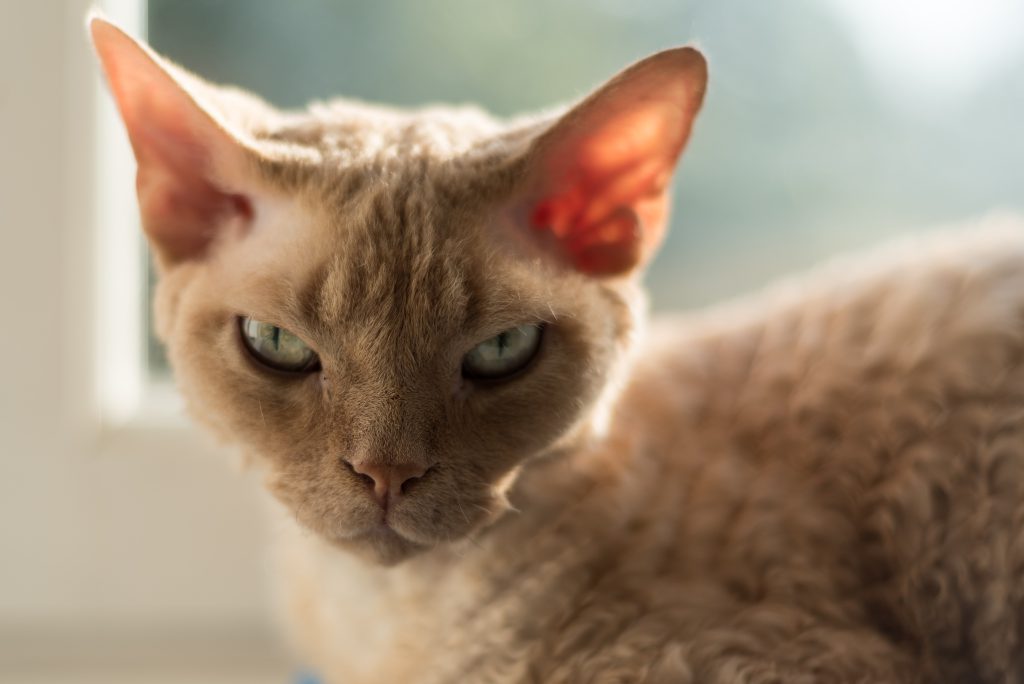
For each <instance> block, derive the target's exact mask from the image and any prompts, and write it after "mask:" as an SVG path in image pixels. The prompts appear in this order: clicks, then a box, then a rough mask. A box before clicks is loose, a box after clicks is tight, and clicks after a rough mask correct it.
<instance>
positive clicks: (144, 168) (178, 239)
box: [89, 17, 251, 265]
mask: <svg viewBox="0 0 1024 684" xmlns="http://www.w3.org/2000/svg"><path fill="white" fill-rule="evenodd" d="M89 30H90V33H91V35H92V40H93V45H94V46H95V48H96V53H97V55H98V56H99V58H100V62H101V64H102V66H103V70H104V73H105V74H106V77H107V82H108V83H109V85H110V89H111V92H112V93H113V96H114V99H115V100H116V102H117V106H118V110H119V111H120V113H121V118H122V119H123V121H124V124H125V129H126V130H127V132H128V137H129V139H130V140H131V144H132V150H133V151H134V153H135V158H136V161H137V162H138V179H137V192H138V197H139V207H140V209H141V212H142V223H143V227H144V228H145V230H146V234H147V236H148V237H149V239H150V242H151V244H152V246H153V248H154V251H155V252H156V254H157V257H158V260H159V261H160V262H162V264H163V265H170V264H173V263H176V262H179V261H183V260H187V259H193V258H198V257H200V256H201V255H202V254H203V253H204V252H205V250H206V248H207V246H208V245H209V243H210V242H211V241H212V240H213V239H214V237H215V236H216V235H217V232H218V229H219V227H220V226H221V225H222V224H223V223H225V222H226V221H229V220H232V219H242V220H245V219H247V218H248V216H249V214H250V213H251V204H250V202H249V199H248V197H247V187H246V182H245V178H244V170H245V168H246V161H247V158H248V155H249V154H251V153H250V152H249V151H248V150H247V149H246V148H245V146H244V145H243V144H242V143H241V142H240V141H239V140H238V138H237V136H236V135H234V134H233V133H232V132H230V131H229V130H228V128H227V127H226V126H225V124H224V123H223V122H222V121H220V120H219V119H218V117H217V115H216V114H215V113H214V112H213V111H212V110H210V109H209V107H207V106H205V105H204V104H202V102H201V101H200V97H201V93H202V91H203V90H204V89H207V90H209V89H211V88H212V86H209V85H207V84H205V83H203V82H201V81H200V80H199V79H198V78H196V77H194V76H192V75H191V74H188V73H187V72H185V71H184V70H182V69H180V68H179V67H176V66H174V65H173V64H171V63H169V62H167V61H166V60H164V59H163V58H161V57H160V56H158V55H157V54H156V53H154V52H153V51H152V50H151V49H149V48H148V47H147V46H145V45H144V44H142V43H140V42H138V41H136V40H135V39H134V38H132V37H131V36H129V35H128V34H127V33H125V32H124V31H122V30H121V29H120V28H118V27H117V26H115V25H113V24H111V23H110V22H108V21H106V20H104V19H102V18H100V17H93V18H91V19H90V22H89Z"/></svg>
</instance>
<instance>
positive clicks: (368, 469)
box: [346, 460, 431, 506]
mask: <svg viewBox="0 0 1024 684" xmlns="http://www.w3.org/2000/svg"><path fill="white" fill-rule="evenodd" d="M346 463H348V464H349V465H350V466H352V470H353V471H355V472H356V473H358V474H359V475H362V476H363V477H364V478H368V480H369V481H368V482H367V484H371V482H370V481H372V484H373V498H375V499H376V500H377V503H379V504H380V505H381V506H387V503H388V501H389V500H391V501H394V500H395V499H397V498H398V497H399V496H401V495H402V494H404V493H405V492H404V490H403V487H405V486H406V485H407V484H409V483H410V482H411V481H413V480H418V479H419V478H421V477H423V476H424V475H426V474H427V471H428V470H430V468H431V466H427V465H423V464H420V463H399V464H395V465H390V464H382V463H374V462H372V461H362V460H355V461H346Z"/></svg>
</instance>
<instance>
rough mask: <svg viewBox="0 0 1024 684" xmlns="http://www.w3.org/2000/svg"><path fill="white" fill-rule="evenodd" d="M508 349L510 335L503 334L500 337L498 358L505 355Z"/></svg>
mask: <svg viewBox="0 0 1024 684" xmlns="http://www.w3.org/2000/svg"><path fill="white" fill-rule="evenodd" d="M507 347H508V333H507V332H503V333H501V334H500V335H498V356H499V357H501V356H504V355H505V349H506V348H507Z"/></svg>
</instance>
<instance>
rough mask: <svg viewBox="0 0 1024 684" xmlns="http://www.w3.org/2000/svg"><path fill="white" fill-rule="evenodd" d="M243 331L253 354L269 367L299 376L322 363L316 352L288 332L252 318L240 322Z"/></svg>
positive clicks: (245, 318)
mask: <svg viewBox="0 0 1024 684" xmlns="http://www.w3.org/2000/svg"><path fill="white" fill-rule="evenodd" d="M239 327H240V328H241V330H242V341H243V342H245V346H246V348H247V349H248V350H249V353H250V354H252V356H253V358H255V359H256V360H257V361H259V362H260V363H262V364H263V365H265V366H269V367H270V368H273V369H275V370H280V371H288V372H291V373H298V372H302V371H310V370H314V369H315V368H316V366H317V364H318V363H319V358H317V355H316V352H314V351H313V350H312V349H310V348H309V345H308V344H306V343H305V342H303V341H302V340H300V339H299V338H298V337H296V336H295V335H293V334H292V333H290V332H288V331H287V330H285V329H284V328H280V327H278V326H276V325H271V324H270V323H264V322H263V321H257V320H254V319H252V318H249V317H248V316H243V317H242V318H240V319H239Z"/></svg>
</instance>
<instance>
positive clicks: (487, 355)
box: [89, 16, 1024, 683]
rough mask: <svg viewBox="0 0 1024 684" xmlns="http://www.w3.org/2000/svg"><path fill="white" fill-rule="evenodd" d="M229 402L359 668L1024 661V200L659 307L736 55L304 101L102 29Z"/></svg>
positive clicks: (353, 670) (901, 667)
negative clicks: (499, 88) (527, 105)
mask: <svg viewBox="0 0 1024 684" xmlns="http://www.w3.org/2000/svg"><path fill="white" fill-rule="evenodd" d="M89 25H90V28H91V33H92V39H93V43H94V46H95V48H96V51H97V53H98V55H99V58H100V61H101V63H102V67H103V69H104V71H105V73H106V77H107V81H108V83H109V86H110V89H111V91H112V93H113V96H114V98H115V100H116V102H117V105H118V108H119V111H120V113H121V116H122V118H123V120H124V123H125V126H126V129H127V133H128V137H129V139H130V141H131V144H132V148H133V150H134V153H135V156H136V158H137V161H138V182H137V192H138V199H139V205H140V210H141V215H142V221H143V227H144V230H145V233H146V235H147V237H148V239H149V243H150V245H151V247H152V250H153V253H154V258H155V262H156V264H157V267H158V270H159V274H160V280H159V285H158V288H157V291H156V295H155V311H156V325H157V330H158V333H159V335H160V336H161V338H162V339H163V340H164V341H165V342H166V344H167V349H168V353H169V357H170V360H171V362H172V365H173V367H174V370H175V374H176V379H177V382H178V384H179V386H180V389H181V392H182V394H183V395H184V397H185V398H186V401H187V404H188V407H189V410H190V412H191V414H192V415H193V416H194V417H195V418H196V419H197V420H198V421H199V422H200V423H202V424H204V425H206V426H207V427H208V428H210V429H211V430H212V431H213V432H214V433H215V434H217V435H220V436H221V437H222V438H223V439H225V440H226V441H228V442H231V443H234V444H238V445H241V446H242V447H243V448H244V449H245V450H246V451H247V452H248V453H250V454H251V455H252V458H253V462H254V464H255V466H256V467H259V468H261V469H262V470H263V471H264V472H265V474H266V482H267V487H268V489H269V491H270V492H271V493H272V494H273V498H274V499H275V500H276V501H277V502H278V505H279V508H280V513H281V516H280V518H281V522H280V530H279V534H280V537H281V539H280V549H281V566H282V570H283V573H284V577H285V578H286V579H285V591H286V603H287V605H288V607H289V614H290V618H289V621H290V623H291V625H292V627H293V633H294V638H295V641H296V645H297V647H298V648H299V650H300V653H302V654H303V656H304V657H305V658H306V659H307V660H308V661H309V663H310V664H311V665H312V666H314V667H315V668H317V669H318V670H319V671H320V672H321V673H322V674H323V676H324V677H325V678H326V681H327V682H345V683H349V682H424V683H435V682H495V683H499V682H552V683H558V682H649V683H670V682H671V683H682V682H729V683H733V682H1011V681H1024V650H1022V630H1024V624H1022V620H1024V538H1022V537H1024V423H1022V419H1024V366H1022V365H1021V359H1022V357H1024V225H1022V223H1021V221H1020V220H1019V219H1016V218H1013V217H1009V216H1007V217H1001V218H1000V217H995V218H991V219H989V220H988V221H987V222H983V223H985V225H979V226H972V227H970V228H969V229H967V230H964V231H959V232H951V233H948V234H945V235H941V236H938V237H932V238H928V239H920V240H909V241H907V242H905V243H903V244H902V245H897V246H895V247H891V248H889V249H887V250H882V251H880V252H878V253H873V254H869V255H867V256H864V257H856V258H851V259H848V260H846V261H842V262H839V263H837V264H833V265H831V266H826V267H823V268H822V269H820V270H819V271H818V272H816V273H812V274H810V275H807V276H804V277H802V278H800V279H796V280H793V281H790V282H788V283H786V284H783V285H780V286H778V287H776V288H774V289H769V290H768V291H766V292H764V293H761V294H758V295H754V296H753V297H751V298H750V299H748V300H745V301H740V302H739V303H736V304H732V305H726V306H723V307H720V308H716V309H712V310H710V311H707V312H704V313H698V314H691V315H687V316H682V317H676V318H674V319H667V320H663V321H659V322H656V323H654V324H653V325H650V326H649V325H647V324H646V322H645V321H646V317H647V315H646V299H645V295H644V291H643V288H642V286H641V283H640V280H641V278H640V277H641V275H642V273H643V270H644V267H645V265H646V264H648V263H649V261H650V259H651V258H652V256H653V255H654V253H655V251H656V249H657V247H658V244H659V243H660V242H661V239H662V237H663V233H664V230H665V226H666V216H667V212H668V204H669V196H668V187H669V179H670V178H671V176H672V173H673V170H674V167H675V166H676V163H677V159H678V157H679V155H680V154H681V152H682V150H683V148H684V146H685V145H686V142H687V139H688V137H689V135H690V132H691V129H692V127H693V122H694V120H695V118H696V116H697V113H698V111H699V109H700V107H701V102H702V99H703V95H704V91H705V86H706V82H707V67H706V63H705V60H704V58H703V57H702V55H701V54H700V53H699V52H698V51H697V50H695V49H693V48H689V47H683V48H675V49H669V50H666V51H664V52H660V53H657V54H655V55H653V56H651V57H648V58H647V59H644V60H642V61H640V62H638V63H636V64H634V65H633V66H631V67H629V68H627V69H625V70H624V71H623V72H621V73H620V74H618V75H617V76H615V77H614V78H612V79H611V80H610V81H609V82H608V83H607V84H605V85H604V86H602V87H600V88H598V89H597V90H596V91H594V92H593V94H591V95H590V96H589V97H587V98H585V99H583V100H582V101H581V102H579V103H578V104H576V105H574V106H572V107H570V108H568V109H565V110H560V111H553V112H548V113H545V114H541V115H538V116H532V117H523V118H518V119H514V120H511V121H499V120H497V119H495V118H492V117H490V116H488V115H487V114H485V113H483V112H482V111H479V110H477V109H475V108H472V107H464V108H443V107H433V108H425V109H419V110H414V111H400V110H397V109H390V108H386V107H379V106H374V105H369V104H362V103H357V102H352V101H332V102H329V103H326V104H317V105H313V106H311V107H310V108H309V109H308V111H304V112H285V111H278V110H275V109H274V108H272V107H270V106H269V105H267V104H265V103H263V102H262V101H260V100H259V99H257V98H256V97H255V96H252V95H250V94H247V93H244V92H241V91H238V90H232V89H227V88H223V87H219V86H213V85H211V84H208V83H206V82H205V81H203V80H201V79H199V78H198V77H196V76H193V75H192V74H190V73H187V72H186V71H185V70H183V69H181V68H179V67H177V66H175V65H174V64H172V63H171V62H169V61H168V60H166V59H164V58H162V57H160V56H158V55H156V54H155V53H154V52H153V51H152V50H151V49H149V48H148V47H147V46H145V45H144V44H142V43H140V42H138V41H136V40H134V39H133V38H131V37H129V36H128V35H127V34H125V33H124V32H122V31H121V30H120V29H118V28H117V27H115V26H114V25H112V24H110V23H108V22H107V21H106V20H104V19H103V18H101V17H99V16H92V17H91V18H90V22H89Z"/></svg>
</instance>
